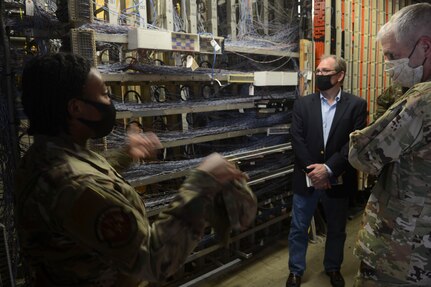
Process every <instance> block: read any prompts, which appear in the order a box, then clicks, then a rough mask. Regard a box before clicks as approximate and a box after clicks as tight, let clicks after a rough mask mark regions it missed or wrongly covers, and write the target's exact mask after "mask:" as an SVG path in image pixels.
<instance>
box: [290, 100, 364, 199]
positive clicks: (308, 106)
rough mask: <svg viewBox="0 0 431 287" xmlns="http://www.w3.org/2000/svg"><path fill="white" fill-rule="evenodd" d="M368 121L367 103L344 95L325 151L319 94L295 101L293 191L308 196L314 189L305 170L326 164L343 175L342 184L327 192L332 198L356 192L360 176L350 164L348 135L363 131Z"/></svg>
mask: <svg viewBox="0 0 431 287" xmlns="http://www.w3.org/2000/svg"><path fill="white" fill-rule="evenodd" d="M366 119H367V102H366V101H365V100H364V99H362V98H360V97H357V96H354V95H352V94H349V93H346V92H341V98H340V101H338V103H337V109H336V111H335V115H334V120H333V122H332V125H331V130H330V132H329V135H328V140H327V143H326V148H325V147H324V142H323V127H322V109H321V99H320V94H319V93H315V94H310V95H307V96H304V97H299V98H298V99H297V100H295V103H294V106H293V114H292V124H291V127H290V133H291V135H292V148H293V151H294V153H295V167H294V174H293V192H294V193H297V194H303V195H306V194H307V193H308V192H312V191H313V190H314V188H313V187H310V188H308V187H307V185H306V181H305V172H304V170H305V168H306V166H308V165H310V164H313V163H324V164H326V165H327V166H328V167H329V168H330V169H331V170H332V172H333V173H334V177H338V176H340V175H341V176H342V177H343V184H342V185H333V186H332V188H331V189H328V190H327V193H328V195H329V196H332V197H348V196H349V195H350V194H351V193H352V192H354V191H356V190H357V185H358V184H357V173H356V170H355V169H354V168H353V167H352V166H351V165H350V163H349V161H348V153H349V135H350V133H351V132H353V131H355V130H358V129H363V128H364V127H365V125H366Z"/></svg>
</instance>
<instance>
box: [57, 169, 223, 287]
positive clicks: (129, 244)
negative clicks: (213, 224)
mask: <svg viewBox="0 0 431 287" xmlns="http://www.w3.org/2000/svg"><path fill="white" fill-rule="evenodd" d="M110 188H115V186H111V187H110V186H109V183H107V184H101V183H97V184H96V183H95V182H93V183H92V182H91V181H88V182H86V184H85V187H84V186H83V184H82V182H80V183H75V184H71V185H70V186H66V187H65V188H64V189H63V190H62V196H60V197H59V202H57V204H56V206H57V210H56V211H55V213H56V214H57V216H58V221H59V222H58V224H59V225H60V226H61V228H62V229H63V230H64V232H65V233H66V234H68V235H69V236H70V237H71V238H73V239H74V240H76V241H77V242H80V243H82V244H83V245H84V246H87V247H88V249H89V252H90V251H94V252H97V253H98V254H100V256H101V257H102V258H103V260H105V261H106V262H107V263H108V264H110V265H113V266H116V267H117V268H118V269H119V270H120V271H121V273H123V274H126V275H128V276H131V277H134V278H136V279H138V280H146V281H161V280H163V279H165V278H167V277H169V276H171V275H172V274H173V273H174V272H175V271H176V270H177V269H178V267H179V266H180V265H182V264H183V263H184V261H185V259H186V258H187V256H188V255H189V254H190V252H191V251H192V250H193V249H194V248H195V247H196V245H197V243H198V242H199V240H200V238H201V236H202V235H203V231H204V227H205V226H206V219H207V211H208V210H211V209H212V205H213V199H214V195H215V194H216V193H218V192H220V189H221V186H220V184H218V182H216V181H215V179H213V178H212V177H211V176H210V175H208V174H206V173H204V172H202V171H198V170H194V171H193V172H191V174H190V176H189V177H188V178H187V179H186V181H185V183H184V184H183V185H182V187H181V189H180V192H179V195H178V197H177V198H176V199H175V200H174V201H173V202H172V203H171V205H170V207H169V208H168V210H167V211H165V212H163V213H161V214H160V215H159V218H158V219H157V220H156V221H155V222H154V223H153V224H152V225H150V224H149V222H148V219H147V218H146V215H145V211H144V209H141V210H140V209H139V208H136V204H137V201H136V200H140V198H139V197H137V195H136V198H133V199H130V198H129V199H127V198H126V197H124V196H123V195H122V194H119V193H116V192H108V190H109V189H110ZM77 191H79V192H77Z"/></svg>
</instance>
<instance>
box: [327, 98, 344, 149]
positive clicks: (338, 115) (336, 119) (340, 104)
mask: <svg viewBox="0 0 431 287" xmlns="http://www.w3.org/2000/svg"><path fill="white" fill-rule="evenodd" d="M348 105H349V99H348V98H347V97H346V96H345V95H344V93H343V92H341V98H340V101H339V102H338V103H337V109H336V110H335V115H334V119H333V120H332V125H331V130H330V131H329V135H328V142H329V139H330V138H331V137H332V135H333V134H334V133H335V130H336V129H337V126H338V123H339V122H340V120H341V118H342V117H343V115H344V113H345V112H346V110H347V107H348Z"/></svg>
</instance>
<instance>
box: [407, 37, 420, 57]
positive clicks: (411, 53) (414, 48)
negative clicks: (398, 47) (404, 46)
mask: <svg viewBox="0 0 431 287" xmlns="http://www.w3.org/2000/svg"><path fill="white" fill-rule="evenodd" d="M420 40H421V39H420V38H419V39H418V40H417V41H416V43H415V46H414V47H413V50H412V51H411V52H410V55H409V56H408V57H407V58H409V59H410V57H411V56H412V55H413V53H414V52H415V50H416V46H417V45H418V43H419V41H420Z"/></svg>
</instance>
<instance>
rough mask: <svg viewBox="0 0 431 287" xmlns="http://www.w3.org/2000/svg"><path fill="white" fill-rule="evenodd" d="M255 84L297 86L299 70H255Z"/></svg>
mask: <svg viewBox="0 0 431 287" xmlns="http://www.w3.org/2000/svg"><path fill="white" fill-rule="evenodd" d="M253 84H254V85H255V86H297V85H298V73H297V72H268V71H265V72H254V83H253Z"/></svg>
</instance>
